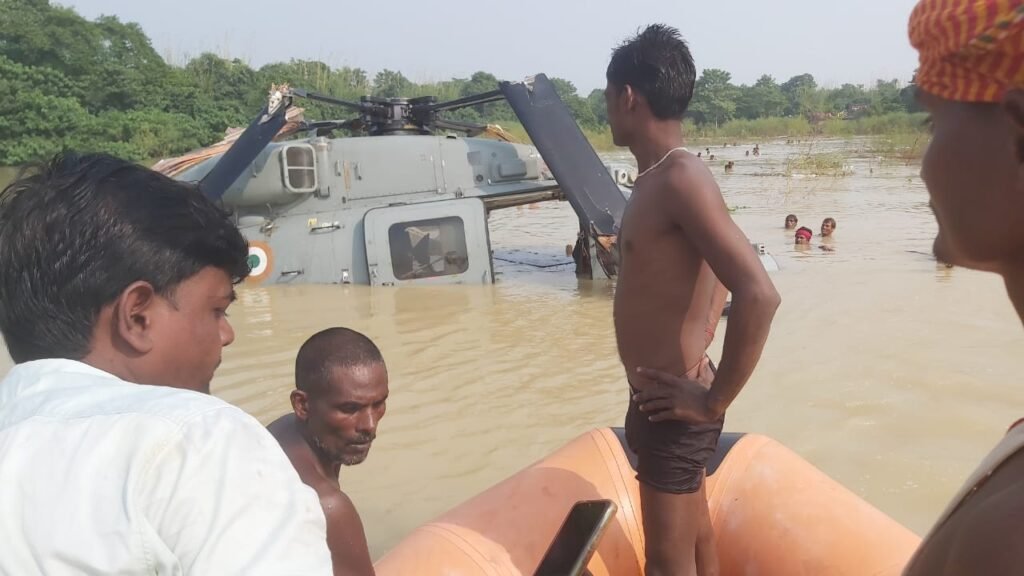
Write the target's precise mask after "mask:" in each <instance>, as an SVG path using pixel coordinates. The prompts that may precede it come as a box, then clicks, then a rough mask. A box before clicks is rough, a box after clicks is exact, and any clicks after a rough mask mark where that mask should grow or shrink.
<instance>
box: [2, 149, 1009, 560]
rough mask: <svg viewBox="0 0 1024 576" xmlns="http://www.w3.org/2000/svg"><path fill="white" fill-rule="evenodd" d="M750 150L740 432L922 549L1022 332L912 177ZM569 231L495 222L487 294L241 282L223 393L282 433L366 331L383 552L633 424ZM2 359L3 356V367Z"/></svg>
mask: <svg viewBox="0 0 1024 576" xmlns="http://www.w3.org/2000/svg"><path fill="white" fill-rule="evenodd" d="M751 145H752V144H751V143H747V144H746V145H741V146H740V147H735V148H734V147H731V146H730V147H726V148H721V147H718V148H714V149H713V152H714V153H715V154H716V157H717V158H716V160H715V161H714V162H712V163H710V164H709V166H710V167H711V169H712V170H713V171H714V174H715V176H716V177H717V178H718V181H719V183H720V185H721V187H722V189H723V193H724V195H725V198H726V201H727V202H728V204H729V205H731V206H734V207H736V211H735V212H734V214H733V217H734V218H735V220H736V221H737V222H738V223H739V225H740V226H741V227H742V228H743V230H744V231H745V232H746V233H747V235H748V236H749V237H750V238H751V239H752V240H754V241H758V242H763V243H765V244H766V246H767V248H768V249H769V250H770V251H771V252H772V253H773V254H774V256H775V258H776V259H777V261H778V262H779V264H780V266H781V270H780V271H778V272H774V273H772V278H773V279H774V281H775V283H776V286H777V287H778V289H779V291H780V292H781V293H782V296H783V304H782V306H781V308H780V309H779V312H778V314H777V316H776V320H775V323H774V325H773V328H772V332H771V336H770V338H769V342H768V345H767V347H766V349H765V352H764V355H763V358H762V360H761V362H760V364H759V366H758V368H757V371H756V372H755V374H754V377H753V379H752V380H751V382H750V383H749V384H748V386H747V388H746V389H745V390H744V392H743V393H742V394H741V395H740V397H739V398H738V400H737V401H736V403H735V404H734V405H733V407H732V409H731V410H730V412H729V415H728V418H727V422H726V428H727V429H728V430H731V431H749V432H758V433H762V434H767V435H769V436H771V437H773V438H775V439H777V440H779V441H781V442H783V443H784V444H786V445H787V446H789V447H790V448H792V449H793V450H795V451H796V452H797V453H799V454H800V455H801V456H803V457H804V458H806V459H807V460H808V461H810V462H811V463H812V464H814V465H816V466H818V467H819V468H820V469H822V470H823V471H824V472H826V473H827V474H829V475H831V476H832V477H833V478H835V479H836V480H838V481H840V482H842V483H843V484H844V485H845V486H847V487H848V488H849V489H851V490H853V491H854V492H855V493H857V494H859V495H860V496H861V497H863V498H865V499H866V500H868V501H869V502H871V503H872V504H874V505H876V506H878V507H879V508H881V509H882V510H883V511H884V512H886V513H888V514H889V515H891V516H893V517H894V518H895V519H896V520H898V521H900V522H902V523H903V524H905V525H906V526H908V527H909V528H911V529H912V530H914V531H916V532H918V533H922V532H924V531H925V530H926V529H927V528H928V526H930V524H931V522H932V521H933V520H934V519H935V517H936V516H937V515H938V514H939V512H940V511H941V509H942V507H943V506H944V504H945V503H946V502H947V500H948V499H949V498H950V497H951V496H952V494H953V492H954V491H955V489H956V488H957V487H958V486H959V485H960V483H961V482H962V481H963V479H964V478H965V476H966V475H967V474H968V473H969V472H970V471H971V470H972V469H973V468H974V466H975V465H976V464H977V463H978V461H979V460H980V459H981V458H982V456H983V455H984V454H985V453H986V452H987V451H988V450H989V449H990V448H991V447H992V446H993V445H994V444H995V443H996V442H997V441H998V439H999V437H1000V436H1001V435H1002V433H1003V432H1004V431H1005V429H1006V427H1007V426H1008V425H1009V424H1010V423H1011V422H1013V421H1014V420H1016V419H1017V418H1018V417H1021V416H1024V386H1022V384H1021V382H1020V378H1019V376H1018V374H1019V373H1020V370H1021V367H1022V365H1024V362H1022V361H1021V359H1020V358H1021V355H1020V351H1021V350H1022V349H1024V331H1022V330H1021V326H1020V322H1019V321H1018V319H1017V317H1016V316H1015V315H1014V313H1013V310H1012V307H1011V306H1010V304H1009V302H1008V300H1007V298H1006V295H1005V291H1004V289H1003V286H1002V283H1001V282H1000V281H999V279H998V278H996V277H994V276H992V275H988V274H982V273H977V272H972V271H969V270H964V269H960V268H953V269H949V268H946V267H945V266H942V265H939V264H937V263H936V262H935V261H934V259H933V258H932V257H931V256H930V254H931V242H932V238H933V237H934V234H935V230H936V227H935V222H934V219H933V217H932V215H931V213H930V211H929V209H928V206H927V193H926V191H925V188H924V186H923V183H922V182H921V180H920V178H919V177H918V171H919V168H918V167H917V166H915V165H906V164H904V163H900V162H887V161H883V160H882V159H880V158H878V157H877V156H876V155H875V154H873V153H872V152H871V150H870V145H869V143H867V142H866V141H864V140H847V141H819V142H816V143H814V144H813V145H810V144H794V145H786V144H785V143H784V142H783V141H767V142H761V148H762V155H761V157H760V158H748V157H746V156H745V155H744V150H746V149H749V148H750V146H751ZM808 151H810V152H837V153H841V154H842V155H843V156H844V158H845V162H846V163H847V164H848V167H849V168H850V169H851V170H852V174H851V175H848V176H846V177H842V178H833V177H815V176H813V175H808V174H799V173H797V174H789V175H786V174H785V172H786V160H787V158H789V157H791V156H793V155H796V154H803V153H807V152H808ZM609 158H613V159H618V160H622V161H627V162H628V161H630V158H629V157H628V156H621V157H614V156H609ZM728 160H734V161H735V162H736V168H735V170H734V171H733V172H732V173H731V174H726V173H725V172H724V168H723V167H724V163H725V162H726V161H728ZM790 212H792V213H795V214H797V215H798V217H799V218H800V224H801V225H807V226H809V227H811V228H812V229H814V230H815V231H816V233H817V231H818V229H819V228H820V225H821V220H822V219H823V218H825V217H828V216H831V217H833V218H835V219H836V220H837V221H838V228H837V230H836V237H835V242H834V246H835V248H836V249H835V251H834V252H824V251H821V250H819V249H818V248H817V245H818V244H819V238H817V237H815V239H814V244H813V245H812V246H811V248H810V249H809V250H805V251H799V250H796V249H795V247H794V246H793V244H792V235H791V233H787V232H785V231H784V230H783V229H782V225H783V219H784V217H785V215H786V214H788V213H790ZM576 225H577V224H576V219H575V217H574V215H573V213H572V210H571V209H570V207H569V206H568V204H567V203H564V202H550V203H544V204H539V205H536V206H534V207H523V208H520V209H507V210H503V211H499V212H496V213H494V214H492V216H491V233H492V238H491V241H492V245H493V247H494V249H495V256H496V257H497V258H498V260H496V265H497V268H498V282H497V283H496V284H495V285H493V286H452V287H443V288H402V289H394V288H384V289H369V288H366V287H357V286H294V287H257V288H243V289H242V290H241V291H240V299H239V301H238V303H237V304H236V305H235V306H234V307H233V308H232V310H231V320H232V322H233V324H234V327H235V329H236V332H237V340H236V341H235V343H234V344H233V345H232V346H231V347H229V348H228V349H227V350H226V351H225V354H224V363H223V365H222V366H221V368H220V370H219V372H218V374H217V377H216V379H215V381H214V385H213V391H214V394H216V395H217V396H220V397H221V398H224V399H225V400H227V401H229V402H232V403H235V404H237V405H238V406H240V407H242V408H243V409H245V410H247V411H248V412H250V413H251V414H253V415H255V416H256V417H257V418H258V419H259V420H260V421H262V422H263V423H268V422H270V421H271V420H272V419H273V418H275V417H277V416H278V415H280V414H282V413H283V412H285V411H286V410H288V409H289V407H288V393H289V391H290V390H291V388H292V370H293V360H294V355H295V352H296V350H297V349H298V347H299V345H300V344H301V343H302V342H303V340H304V339H305V338H306V337H308V336H309V335H311V334H312V333H314V332H315V331H317V330H320V329H322V328H325V327H328V326H334V325H344V326H349V327H352V328H354V329H357V330H360V331H363V332H365V333H366V334H368V335H369V336H371V337H372V338H373V339H374V340H375V341H376V342H377V343H378V345H379V346H380V347H381V349H382V350H383V353H384V355H385V359H386V361H387V364H388V368H389V371H390V374H391V391H392V392H391V400H390V401H389V403H388V411H387V415H386V416H385V417H384V419H383V421H382V422H381V425H380V429H379V433H378V438H377V441H376V442H375V444H374V446H373V448H372V450H371V453H370V457H369V458H368V459H367V460H366V462H365V463H363V464H361V465H359V466H355V467H350V468H346V469H344V470H343V471H342V485H343V487H344V488H345V489H346V490H347V491H348V493H349V495H350V496H351V497H352V499H353V500H354V501H355V503H356V506H357V507H358V509H359V511H360V513H361V515H362V518H363V521H364V524H365V526H366V530H367V535H368V538H369V541H370V545H371V548H372V553H373V555H374V557H379V556H380V555H381V554H383V553H384V552H385V551H387V550H388V549H389V548H390V547H392V546H393V545H394V544H395V543H396V542H398V541H399V540H400V539H401V538H402V537H403V536H404V535H405V534H407V533H408V532H409V531H410V530H412V529H413V528H414V527H416V526H417V525H419V524H421V523H422V522H425V521H427V520H429V519H430V518H432V517H433V516H435V515H437V514H439V513H442V512H444V511H445V510H447V509H448V508H450V507H452V506H454V505H456V504H458V503H459V502H461V501H463V500H465V499H467V498H469V497H470V496H472V495H473V494H476V493H478V492H480V491H481V490H484V489H486V488H487V487H488V486H490V485H491V484H493V483H495V482H497V481H499V480H501V479H503V478H505V477H506V476H508V475H509V474H512V473H514V472H515V471H517V470H519V469H520V468H522V467H524V466H526V465H528V464H530V463H531V462H533V461H535V460H537V459H538V458H541V457H543V456H544V455H545V454H547V453H548V452H550V451H552V450H554V449H556V448H558V447H559V446H560V445H562V444H563V443H565V442H566V441H568V440H570V439H571V438H573V437H575V436H577V435H579V434H581V433H583V432H584V431H586V430H588V429H590V428H594V427H599V426H618V425H621V423H622V419H623V411H624V408H625V400H626V388H625V386H626V385H625V382H624V379H623V375H622V372H621V366H620V364H619V362H618V358H617V357H616V352H615V340H614V333H613V330H612V318H611V298H612V294H613V290H614V286H613V284H611V283H608V282H591V281H579V280H577V279H576V278H575V276H574V275H573V271H572V266H571V265H559V263H560V262H566V261H567V258H566V257H565V255H564V247H565V245H566V244H568V243H571V242H572V241H573V239H574V238H575V233H576ZM538 266H544V267H543V268H542V267H538ZM724 329H725V326H723V327H722V329H720V331H719V333H718V338H717V342H716V343H715V344H714V345H713V347H712V356H713V357H715V358H717V357H718V355H719V354H720V350H721V344H722V339H723V336H724ZM9 365H10V360H9V359H8V358H6V357H4V358H2V359H0V373H3V372H6V370H7V369H8V367H9Z"/></svg>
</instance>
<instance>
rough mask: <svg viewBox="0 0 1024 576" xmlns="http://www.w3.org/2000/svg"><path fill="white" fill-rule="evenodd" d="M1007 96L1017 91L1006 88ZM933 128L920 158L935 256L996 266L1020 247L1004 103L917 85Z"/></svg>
mask: <svg viewBox="0 0 1024 576" xmlns="http://www.w3.org/2000/svg"><path fill="white" fill-rule="evenodd" d="M1007 99H1008V101H1012V100H1015V99H1024V98H1022V95H1021V94H1020V93H1011V94H1010V95H1008V96H1007ZM921 101H922V103H923V104H924V105H925V107H926V108H927V109H928V111H929V112H930V113H931V120H932V131H933V136H932V140H931V143H930V144H929V146H928V150H927V152H926V153H925V156H924V160H923V161H922V164H921V178H922V179H923V180H924V182H925V184H926V186H927V187H928V194H929V196H930V197H931V207H932V210H933V211H934V213H935V219H936V220H937V222H938V225H939V231H938V235H937V236H936V238H935V248H934V249H935V256H936V257H937V258H938V259H939V260H940V261H942V262H947V263H950V264H956V265H960V266H965V267H969V268H976V269H979V270H989V271H995V272H999V271H1001V270H1003V269H1005V266H1006V265H1007V264H1008V263H1010V262H1012V261H1016V260H1019V258H1020V252H1019V251H1020V250H1021V249H1022V248H1024V186H1022V174H1021V157H1022V148H1021V133H1020V130H1019V128H1018V126H1019V124H1015V121H1014V118H1013V116H1011V114H1009V113H1008V112H1007V107H1006V106H1004V105H999V104H966V103H960V102H951V101H949V100H944V99H942V98H938V97H936V96H932V95H930V94H926V93H922V96H921Z"/></svg>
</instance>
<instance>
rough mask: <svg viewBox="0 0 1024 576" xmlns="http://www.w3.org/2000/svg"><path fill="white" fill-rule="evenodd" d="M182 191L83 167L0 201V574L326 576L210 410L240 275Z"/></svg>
mask: <svg viewBox="0 0 1024 576" xmlns="http://www.w3.org/2000/svg"><path fill="white" fill-rule="evenodd" d="M247 256H248V248H247V246H246V242H245V240H244V238H243V237H242V236H241V234H240V233H239V232H238V229H237V228H235V227H234V225H232V223H231V220H230V219H229V216H228V215H227V214H226V213H224V212H223V211H222V210H220V209H219V208H217V207H216V206H215V205H214V204H213V203H212V202H210V201H209V200H207V199H206V198H204V197H203V196H202V194H201V193H200V192H199V191H198V190H197V189H196V188H195V187H193V186H191V185H187V184H183V183H180V182H176V181H174V180H171V179H169V178H167V177H165V176H163V175H160V174H158V173H156V172H153V171H151V170H148V169H146V168H143V167H140V166H137V165H134V164H131V163H128V162H124V161H121V160H117V159H115V158H111V157H108V156H102V155H87V156H76V155H69V156H64V157H58V158H56V159H54V161H53V162H52V163H51V164H50V165H48V166H46V167H44V168H43V169H42V170H40V171H39V172H38V173H37V174H35V175H32V176H29V177H27V178H24V179H21V180H19V181H16V182H15V183H13V184H12V185H11V186H9V187H8V188H7V189H6V190H4V191H3V193H2V194H0V270H2V271H3V273H2V275H0V332H2V333H3V338H4V342H5V343H6V345H7V348H8V351H9V352H10V355H11V358H12V359H13V360H14V361H15V362H16V363H17V364H16V366H15V367H14V368H13V369H11V371H10V372H9V373H8V374H7V376H6V377H5V378H4V380H3V382H0V511H2V512H0V542H2V544H0V574H3V575H6V574H11V575H18V576H27V575H32V574H216V575H228V574H247V575H249V574H268V575H269V574H273V575H282V574H296V575H298V574H302V575H307V574H323V575H328V574H331V558H330V553H329V551H328V548H327V542H326V527H325V520H324V516H323V513H322V511H321V510H320V506H319V502H318V499H317V496H316V493H315V492H314V491H313V490H311V489H310V488H308V487H307V486H305V485H304V484H303V483H302V482H301V480H300V479H299V477H298V475H297V474H296V472H295V470H294V468H293V467H292V466H291V464H290V462H289V461H288V459H287V458H286V457H285V455H284V453H283V452H282V451H281V449H280V447H279V445H278V444H277V442H276V441H275V440H274V438H273V437H272V436H271V435H270V434H269V433H268V432H267V431H266V430H265V429H264V428H263V427H262V426H261V425H260V424H259V422H258V421H257V420H256V419H254V418H252V417H251V416H249V415H247V414H245V413H244V412H242V411H241V410H239V409H238V408H236V407H234V406H232V405H230V404H227V403H225V402H223V401H221V400H219V399H217V398H214V397H212V396H210V395H209V387H210V380H211V379H212V377H213V373H214V370H215V369H216V368H217V366H218V364H219V363H220V358H221V349H222V348H223V347H224V346H227V345H228V344H230V343H231V341H232V340H233V339H234V334H233V332H232V330H231V326H230V325H229V323H228V321H227V318H226V309H227V308H228V306H229V305H230V304H231V302H232V300H233V299H234V290H233V286H234V284H235V283H237V282H239V281H241V280H242V279H243V278H244V277H245V276H246V275H247V274H248V271H249V270H248V265H247Z"/></svg>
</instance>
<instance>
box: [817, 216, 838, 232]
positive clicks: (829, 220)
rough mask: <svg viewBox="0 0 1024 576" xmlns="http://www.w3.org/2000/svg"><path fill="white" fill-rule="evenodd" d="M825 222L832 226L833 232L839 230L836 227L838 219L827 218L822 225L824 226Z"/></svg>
mask: <svg viewBox="0 0 1024 576" xmlns="http://www.w3.org/2000/svg"><path fill="white" fill-rule="evenodd" d="M825 222H828V223H829V224H831V225H832V229H833V230H835V229H836V228H837V226H836V219H835V218H831V217H830V218H825V219H824V220H822V221H821V223H822V224H823V225H824V224H825Z"/></svg>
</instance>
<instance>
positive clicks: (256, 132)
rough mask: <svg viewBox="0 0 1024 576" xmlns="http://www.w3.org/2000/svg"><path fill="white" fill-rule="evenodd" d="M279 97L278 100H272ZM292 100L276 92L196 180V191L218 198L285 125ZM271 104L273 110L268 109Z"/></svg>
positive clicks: (214, 198)
mask: <svg viewBox="0 0 1024 576" xmlns="http://www.w3.org/2000/svg"><path fill="white" fill-rule="evenodd" d="M277 97H280V100H279V101H277V102H274V100H275V99H276V98H277ZM291 105H292V99H291V97H290V96H289V95H287V94H282V93H280V92H276V93H275V94H274V96H273V97H272V98H271V102H268V104H267V106H265V107H264V108H263V110H262V111H260V113H259V115H258V116H256V118H255V119H254V120H253V121H252V123H251V124H249V126H248V127H247V128H246V129H245V131H244V132H242V134H241V135H240V136H239V137H238V140H236V141H235V143H234V144H232V145H231V147H230V148H228V150H227V152H225V153H224V155H223V156H221V158H220V160H218V161H217V164H216V165H214V167H213V168H212V169H211V170H210V171H209V172H208V173H207V174H206V176H204V177H203V178H202V180H200V181H199V183H198V186H199V190H200V191H202V193H203V194H205V195H206V196H207V197H208V198H210V199H212V200H219V199H220V198H221V197H222V196H223V195H224V193H225V192H227V191H228V188H230V187H231V185H232V184H234V183H235V180H237V179H238V177H239V176H241V175H242V172H244V171H245V168H246V167H247V166H248V165H249V164H250V163H252V161H253V160H255V159H256V157H257V156H259V155H260V153H261V152H263V149H264V148H266V147H267V144H269V143H270V141H271V140H273V139H274V137H275V136H277V135H278V133H279V132H280V131H281V129H282V128H284V125H285V124H287V122H288V119H287V114H286V113H287V111H288V108H290V107H291ZM272 107H273V109H271V108H272Z"/></svg>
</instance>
